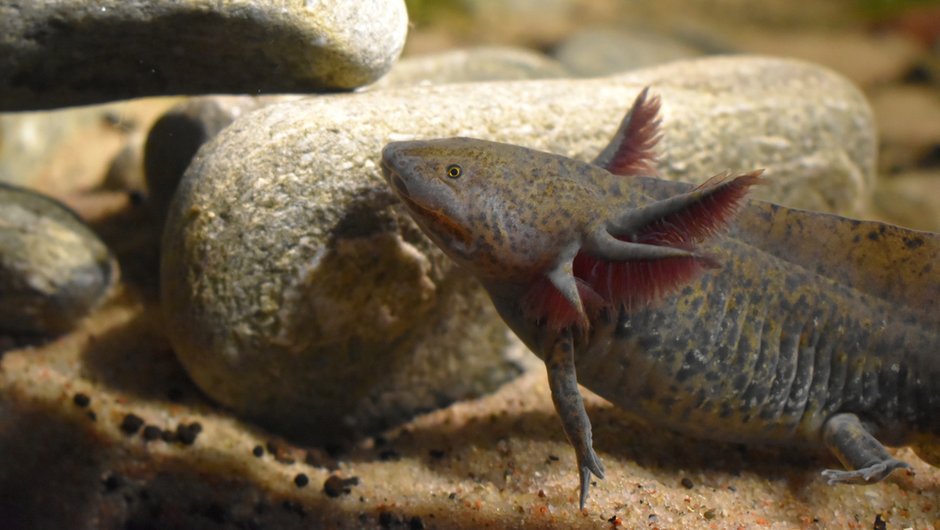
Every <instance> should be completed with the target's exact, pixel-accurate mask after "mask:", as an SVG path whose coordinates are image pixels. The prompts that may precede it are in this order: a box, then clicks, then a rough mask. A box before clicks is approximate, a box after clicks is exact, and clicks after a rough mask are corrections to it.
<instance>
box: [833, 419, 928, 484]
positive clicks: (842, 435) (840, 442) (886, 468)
mask: <svg viewBox="0 0 940 530" xmlns="http://www.w3.org/2000/svg"><path fill="white" fill-rule="evenodd" d="M823 441H824V442H825V444H826V446H827V447H828V448H829V450H830V451H832V452H833V454H835V455H836V457H837V458H838V459H839V460H840V461H841V462H842V464H843V465H845V467H846V468H848V470H847V471H843V470H839V469H827V470H825V471H823V472H822V476H823V478H825V479H826V481H827V482H828V483H829V484H840V483H841V484H871V483H873V482H879V481H881V480H883V479H884V478H885V477H887V476H888V475H890V474H891V472H892V471H894V470H895V469H910V467H911V466H910V465H909V464H908V463H907V462H902V461H901V460H898V459H896V458H894V457H892V456H891V454H890V453H888V450H887V449H885V447H884V446H883V445H881V442H879V441H878V440H876V439H875V437H874V436H872V434H871V433H870V432H868V429H866V428H865V426H864V425H862V422H861V421H860V420H859V419H858V416H856V415H855V414H850V413H841V414H836V415H835V416H833V417H831V418H829V419H828V420H827V421H826V424H825V426H824V427H823Z"/></svg>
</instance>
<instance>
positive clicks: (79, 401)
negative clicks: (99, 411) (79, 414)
mask: <svg viewBox="0 0 940 530" xmlns="http://www.w3.org/2000/svg"><path fill="white" fill-rule="evenodd" d="M72 402H73V403H75V406H77V407H81V408H85V407H87V406H88V405H90V404H91V398H89V397H88V395H87V394H82V393H81V392H79V393H78V394H75V395H74V396H73V397H72Z"/></svg>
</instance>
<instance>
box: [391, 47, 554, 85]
mask: <svg viewBox="0 0 940 530" xmlns="http://www.w3.org/2000/svg"><path fill="white" fill-rule="evenodd" d="M567 75H568V72H567V71H566V70H565V68H564V67H563V66H562V65H561V64H560V63H559V62H558V61H555V60H554V59H552V58H551V57H547V56H545V55H543V54H541V53H538V52H534V51H532V50H527V49H525V48H512V47H499V46H480V47H477V48H467V49H463V50H452V51H448V52H443V53H435V54H430V55H420V56H416V57H407V58H405V59H402V60H401V61H399V62H398V63H397V64H395V66H393V67H392V69H391V71H389V73H388V75H386V76H385V77H383V78H382V79H380V80H379V81H378V82H377V83H375V84H374V85H372V88H393V87H404V86H410V85H418V84H432V85H440V84H446V83H466V82H471V81H515V80H522V79H548V78H554V77H567Z"/></svg>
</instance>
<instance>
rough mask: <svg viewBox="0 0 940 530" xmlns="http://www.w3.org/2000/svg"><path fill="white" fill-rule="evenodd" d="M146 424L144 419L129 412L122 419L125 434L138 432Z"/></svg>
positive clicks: (122, 428)
mask: <svg viewBox="0 0 940 530" xmlns="http://www.w3.org/2000/svg"><path fill="white" fill-rule="evenodd" d="M143 426H144V420H143V418H141V417H140V416H138V415H136V414H128V415H127V416H124V419H123V420H121V430H122V431H124V434H126V435H128V436H130V435H132V434H136V433H137V431H139V430H140V428H141V427H143Z"/></svg>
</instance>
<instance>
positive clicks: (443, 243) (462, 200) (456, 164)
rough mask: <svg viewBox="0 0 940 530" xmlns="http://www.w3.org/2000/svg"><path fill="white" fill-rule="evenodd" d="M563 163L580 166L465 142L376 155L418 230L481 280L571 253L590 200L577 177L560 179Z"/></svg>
mask: <svg viewBox="0 0 940 530" xmlns="http://www.w3.org/2000/svg"><path fill="white" fill-rule="evenodd" d="M570 164H580V165H583V166H586V167H588V164H583V163H579V162H576V161H574V160H571V159H567V158H564V157H560V156H556V155H552V154H550V153H543V152H540V151H535V150H531V149H526V148H523V147H519V146H514V145H510V144H504V143H497V142H490V141H485V140H478V139H473V138H445V139H437V140H423V141H405V142H392V143H389V144H388V145H387V146H386V147H385V149H384V150H383V151H382V169H383V171H384V173H385V178H386V179H387V180H388V183H389V185H390V186H391V188H392V189H393V190H394V192H395V193H396V194H397V195H398V197H399V198H400V199H401V200H402V202H403V203H404V204H405V206H406V207H407V208H408V210H409V213H410V214H411V215H412V217H413V218H414V219H415V220H416V221H417V223H418V224H419V225H420V226H421V228H422V230H424V232H425V233H426V234H427V235H428V236H429V237H430V238H431V239H432V240H433V241H434V242H435V243H436V244H437V245H438V246H440V247H441V249H443V250H444V252H445V253H447V254H448V255H449V256H450V257H451V258H452V259H454V260H455V261H457V262H458V263H460V264H461V265H463V266H465V267H467V268H469V269H470V270H471V271H473V272H474V273H475V274H477V276H478V277H481V278H483V279H486V278H487V277H494V276H497V275H498V276H499V277H500V279H501V280H507V279H512V278H514V277H515V278H528V277H531V276H532V275H533V274H538V273H541V272H544V269H546V268H548V267H550V266H552V265H553V264H554V262H556V261H557V258H558V255H559V254H561V253H563V251H564V249H565V247H566V246H571V247H572V248H574V245H576V244H577V241H576V240H577V238H578V234H577V232H578V231H579V230H580V225H581V224H582V223H581V219H582V218H588V217H590V216H589V215H587V210H586V208H585V205H587V204H590V203H592V202H594V201H593V200H591V198H589V197H587V195H591V194H592V193H591V191H590V189H589V187H585V186H584V185H583V180H582V179H565V178H564V174H565V172H566V169H565V168H564V167H561V166H565V165H570ZM567 171H572V170H571V169H568V170H567ZM549 175H550V176H551V177H552V178H549ZM549 205H550V206H551V209H550V210H551V211H548V209H547V207H548V206H549Z"/></svg>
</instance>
